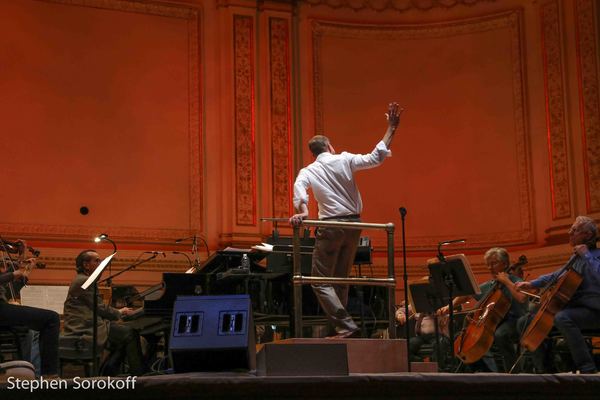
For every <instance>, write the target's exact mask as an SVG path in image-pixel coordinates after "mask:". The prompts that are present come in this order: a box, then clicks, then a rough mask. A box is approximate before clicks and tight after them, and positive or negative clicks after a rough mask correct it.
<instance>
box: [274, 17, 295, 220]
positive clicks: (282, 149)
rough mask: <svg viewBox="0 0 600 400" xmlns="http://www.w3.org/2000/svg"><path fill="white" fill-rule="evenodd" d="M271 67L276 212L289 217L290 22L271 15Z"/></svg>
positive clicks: (290, 168) (290, 163) (290, 159)
mask: <svg viewBox="0 0 600 400" xmlns="http://www.w3.org/2000/svg"><path fill="white" fill-rule="evenodd" d="M269 40H270V44H271V45H270V60H269V61H270V70H271V160H272V174H273V216H274V217H276V218H279V217H287V216H289V215H290V213H291V211H292V207H291V182H292V181H291V180H292V176H291V174H292V172H291V170H292V157H291V154H292V149H291V107H292V104H291V96H290V90H291V88H290V82H291V68H290V22H289V20H288V19H285V18H270V19H269Z"/></svg>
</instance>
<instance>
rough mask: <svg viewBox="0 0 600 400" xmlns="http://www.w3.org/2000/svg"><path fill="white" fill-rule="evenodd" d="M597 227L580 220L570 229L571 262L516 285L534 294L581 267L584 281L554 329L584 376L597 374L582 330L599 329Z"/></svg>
mask: <svg viewBox="0 0 600 400" xmlns="http://www.w3.org/2000/svg"><path fill="white" fill-rule="evenodd" d="M597 240H598V227H597V225H596V223H595V222H594V220H593V219H591V218H589V217H586V216H579V217H577V218H576V219H575V222H574V223H573V225H572V226H571V229H569V244H570V245H571V246H573V256H572V257H571V260H569V262H568V263H567V264H566V265H565V266H564V267H562V268H560V269H558V270H557V271H555V272H553V273H551V274H547V275H542V276H540V277H539V278H537V279H534V280H532V281H531V282H519V283H517V289H519V290H525V291H535V290H538V289H540V288H543V287H545V286H546V284H547V283H548V282H552V281H554V280H555V279H557V278H558V277H560V276H561V275H562V273H563V272H564V270H565V268H566V267H567V266H568V265H572V264H574V263H576V264H579V265H582V268H581V270H580V271H578V272H580V273H581V275H582V277H583V280H582V281H581V283H580V284H579V286H578V287H577V290H576V291H575V293H574V294H573V296H571V299H570V300H569V301H568V303H567V304H566V306H565V307H564V308H563V309H562V310H560V311H559V312H557V313H556V315H555V316H554V326H555V327H556V328H557V329H558V330H559V331H560V333H561V334H562V335H563V337H564V338H565V341H566V342H567V345H568V347H569V351H570V353H571V357H572V358H573V362H574V363H575V367H576V368H577V370H579V371H580V372H581V373H596V372H597V369H596V365H595V364H594V360H593V358H592V355H591V354H590V351H589V350H588V347H587V345H586V342H585V339H584V337H583V335H582V334H581V330H582V329H598V328H600V249H597V248H596V241H597Z"/></svg>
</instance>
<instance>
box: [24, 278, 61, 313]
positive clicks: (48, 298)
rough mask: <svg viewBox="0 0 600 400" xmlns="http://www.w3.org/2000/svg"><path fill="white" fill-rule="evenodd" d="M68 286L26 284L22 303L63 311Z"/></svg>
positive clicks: (58, 311)
mask: <svg viewBox="0 0 600 400" xmlns="http://www.w3.org/2000/svg"><path fill="white" fill-rule="evenodd" d="M68 293H69V287H68V286H44V285H36V286H25V287H23V288H22V289H21V304H22V305H24V306H29V307H36V308H43V309H45V310H52V311H56V312H57V313H59V314H62V313H63V308H64V304H65V300H66V299H67V294H68Z"/></svg>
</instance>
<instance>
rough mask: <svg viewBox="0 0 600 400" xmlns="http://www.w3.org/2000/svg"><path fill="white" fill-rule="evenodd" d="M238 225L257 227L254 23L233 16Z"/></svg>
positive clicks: (246, 17)
mask: <svg viewBox="0 0 600 400" xmlns="http://www.w3.org/2000/svg"><path fill="white" fill-rule="evenodd" d="M233 46H234V52H233V54H234V70H233V74H234V91H235V94H234V110H235V115H234V118H235V188H236V190H235V193H236V199H235V201H236V222H237V224H238V225H256V168H255V151H256V149H255V141H254V139H255V125H254V118H255V116H254V105H255V98H254V95H255V93H254V85H255V71H254V20H253V18H252V17H249V16H246V15H234V17H233Z"/></svg>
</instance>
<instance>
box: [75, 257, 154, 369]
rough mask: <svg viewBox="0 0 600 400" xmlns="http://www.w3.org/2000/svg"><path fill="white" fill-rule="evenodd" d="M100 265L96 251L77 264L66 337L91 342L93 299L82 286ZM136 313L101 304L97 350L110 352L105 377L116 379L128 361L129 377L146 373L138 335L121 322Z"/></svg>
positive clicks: (105, 366) (78, 258)
mask: <svg viewBox="0 0 600 400" xmlns="http://www.w3.org/2000/svg"><path fill="white" fill-rule="evenodd" d="M98 264H100V256H99V255H98V253H96V251H95V250H85V251H82V252H81V253H79V255H78V256H77V259H76V260H75V269H76V270H77V275H76V276H75V279H73V281H72V282H71V286H70V287H69V294H68V295H67V299H66V300H65V308H64V334H65V335H80V336H88V337H89V338H90V340H91V338H92V329H93V322H92V315H93V314H92V308H93V304H94V295H93V291H92V290H91V288H88V290H83V289H82V288H81V285H82V284H83V283H84V282H85V281H86V280H87V279H88V277H89V275H90V274H91V273H92V272H93V271H94V270H95V269H96V267H97V266H98ZM132 312H133V310H132V309H131V308H127V307H124V308H121V309H116V308H113V307H111V306H108V305H105V304H104V303H103V302H102V300H101V299H99V300H98V346H103V347H105V348H106V349H108V350H109V351H110V355H109V357H108V359H107V360H106V362H105V363H104V366H103V368H102V371H101V372H102V374H104V375H116V374H118V373H119V372H120V371H121V368H120V367H121V364H122V362H123V360H124V359H125V357H127V364H128V365H129V371H128V372H129V374H131V375H142V374H143V373H144V372H145V366H144V361H143V357H142V351H141V346H140V338H139V335H138V333H137V332H136V331H135V330H134V329H132V328H130V327H128V326H125V325H123V324H120V323H119V322H118V320H119V319H121V317H123V316H126V315H129V314H131V313H132Z"/></svg>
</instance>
